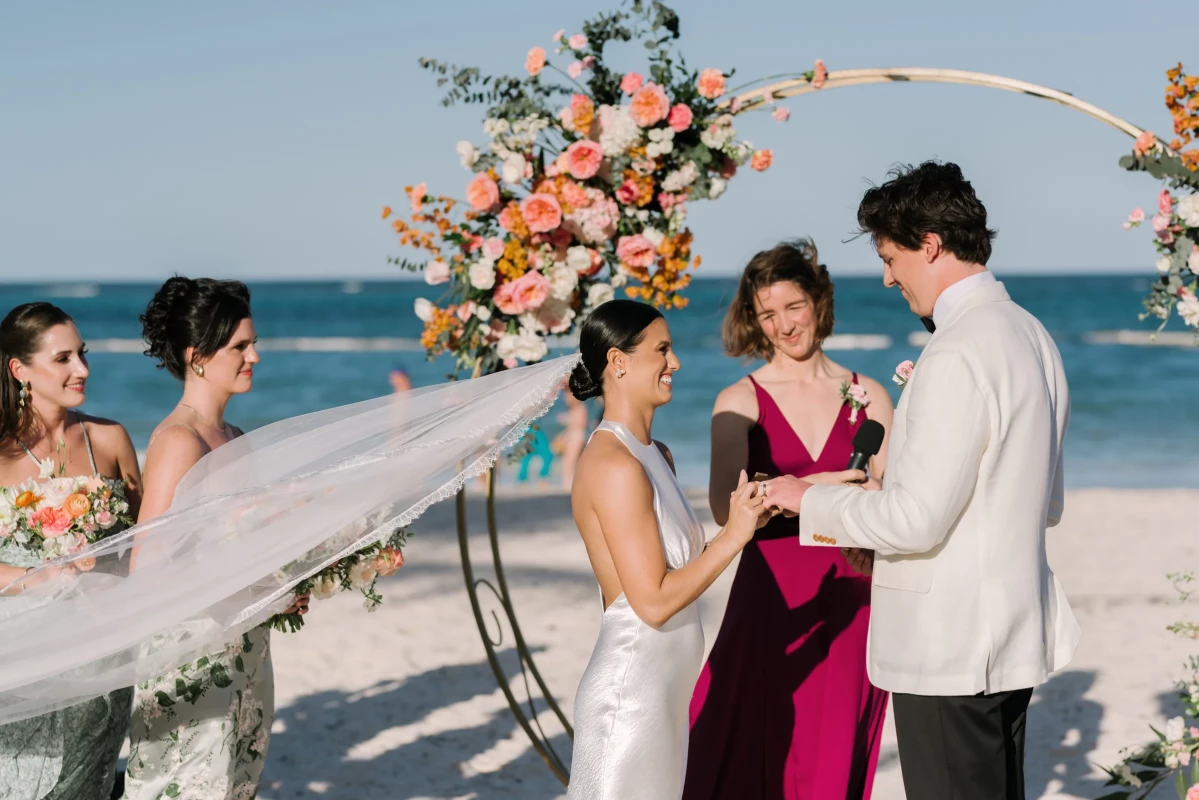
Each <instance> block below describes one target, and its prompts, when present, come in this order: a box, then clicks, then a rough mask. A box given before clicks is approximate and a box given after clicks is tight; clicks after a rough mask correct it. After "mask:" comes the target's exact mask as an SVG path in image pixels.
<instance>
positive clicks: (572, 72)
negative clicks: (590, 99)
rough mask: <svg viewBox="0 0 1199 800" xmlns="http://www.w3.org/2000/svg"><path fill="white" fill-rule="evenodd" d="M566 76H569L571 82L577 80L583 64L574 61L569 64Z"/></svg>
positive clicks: (581, 72)
mask: <svg viewBox="0 0 1199 800" xmlns="http://www.w3.org/2000/svg"><path fill="white" fill-rule="evenodd" d="M566 74H567V75H569V76H570V78H571V80H577V79H578V77H579V76H580V75H582V74H583V62H582V61H576V62H574V63H573V64H571V65H570V66H569V67H567V68H566Z"/></svg>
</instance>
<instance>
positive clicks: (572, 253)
mask: <svg viewBox="0 0 1199 800" xmlns="http://www.w3.org/2000/svg"><path fill="white" fill-rule="evenodd" d="M566 266H568V267H570V268H571V269H573V270H574V271H575V272H587V271H588V270H589V269H591V252H590V251H589V250H588V249H587V248H586V247H583V246H582V245H577V244H576V245H575V246H574V247H568V248H567V249H566Z"/></svg>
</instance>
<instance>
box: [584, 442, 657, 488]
mask: <svg viewBox="0 0 1199 800" xmlns="http://www.w3.org/2000/svg"><path fill="white" fill-rule="evenodd" d="M640 481H644V482H648V478H646V476H645V469H644V468H643V467H642V466H641V462H640V461H638V460H637V459H636V457H634V456H633V454H632V453H630V452H629V448H627V447H625V445H624V443H623V442H621V441H620V440H619V439H617V438H616V436H614V435H612V434H610V433H607V432H605V431H599V432H597V433H596V435H595V436H592V437H591V441H590V442H588V443H587V446H586V447H585V448H583V454H582V455H581V456H579V463H578V466H577V467H576V468H575V479H574V486H575V490H576V493H578V492H579V491H580V490H581V491H582V492H584V493H586V494H587V495H591V496H596V495H608V493H609V492H620V491H623V490H625V489H627V488H628V487H629V485H630V484H631V483H637V482H640Z"/></svg>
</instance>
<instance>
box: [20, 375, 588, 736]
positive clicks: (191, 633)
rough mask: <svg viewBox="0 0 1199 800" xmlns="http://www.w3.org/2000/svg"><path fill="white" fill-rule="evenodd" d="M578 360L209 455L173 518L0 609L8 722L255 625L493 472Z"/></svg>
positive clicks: (388, 404)
mask: <svg viewBox="0 0 1199 800" xmlns="http://www.w3.org/2000/svg"><path fill="white" fill-rule="evenodd" d="M577 360H578V356H567V357H564V358H558V359H555V360H553V361H548V362H545V363H542V364H537V365H533V366H528V367H522V368H520V369H514V370H509V371H505V372H500V373H498V374H495V375H490V376H486V377H482V378H477V379H474V380H470V381H460V382H453V383H447V384H443V385H440V386H435V387H429V388H424V389H416V390H413V391H410V392H406V393H403V394H397V395H391V396H387V397H382V398H379V399H376V400H369V401H366V402H363V403H356V404H353V405H348V406H344V407H341V408H334V409H329V410H327V411H320V412H317V413H314V414H308V415H306V416H301V417H295V418H293V419H286V420H283V421H281V422H276V423H274V424H272V425H268V426H266V427H264V428H261V429H259V430H256V431H253V432H251V433H249V434H247V435H245V436H243V437H241V438H239V439H237V440H235V441H233V442H231V443H229V444H228V445H225V446H224V447H221V448H219V449H217V450H215V451H213V452H212V453H209V454H208V455H206V456H205V457H204V458H203V459H201V460H200V462H199V463H197V464H196V465H195V467H193V468H192V469H191V471H189V472H188V473H187V475H186V476H185V477H184V478H183V480H182V482H181V483H180V484H179V487H178V489H177V490H176V493H175V498H174V502H173V503H172V505H171V509H170V510H169V511H168V512H167V513H166V514H164V515H163V516H161V517H158V518H156V519H153V520H151V521H149V522H147V523H145V524H142V525H138V526H135V527H133V528H130V529H129V530H128V531H125V532H123V533H121V534H119V535H117V536H114V537H112V538H110V539H107V540H103V541H101V542H99V543H97V544H95V545H92V546H91V547H89V548H87V549H85V550H83V551H81V552H79V553H76V554H75V555H73V556H71V557H70V558H69V559H67V560H66V561H64V562H59V563H58V564H55V565H52V566H47V567H42V568H39V569H38V570H35V571H34V572H33V573H31V574H30V575H29V576H28V577H27V578H26V579H25V582H26V585H27V586H28V587H29V588H27V589H26V591H25V592H24V593H23V594H20V595H17V596H12V597H3V598H0V664H2V665H3V668H2V669H0V722H10V721H14V720H18V719H24V718H27V717H30V716H34V715H36V714H41V713H44V712H46V711H50V710H52V709H56V708H63V707H65V706H69V705H73V704H75V703H79V702H82V701H84V700H88V699H90V698H93V697H97V696H100V695H102V694H105V693H107V692H110V691H112V690H114V689H118V688H121V687H124V686H130V685H133V684H135V683H137V682H138V681H141V680H145V679H148V678H151V677H153V676H156V675H160V674H164V673H166V672H168V671H169V670H170V669H172V668H174V667H176V666H178V665H180V664H184V663H188V662H190V661H193V660H196V659H198V658H199V657H200V656H202V655H204V654H206V653H210V652H213V651H215V650H219V649H221V648H222V647H223V646H224V645H225V643H227V642H229V641H230V640H232V639H234V638H235V637H236V636H238V635H240V634H241V633H242V632H244V631H246V630H249V629H250V628H252V627H254V626H256V625H259V624H261V623H262V622H263V621H265V620H266V619H267V618H268V617H270V616H271V615H273V614H275V613H277V612H279V611H281V610H282V609H283V608H285V607H286V606H287V605H288V604H289V603H290V602H291V595H292V593H291V588H292V587H294V586H295V585H296V583H297V582H299V581H300V580H302V579H304V578H305V577H307V576H309V575H312V574H313V573H315V572H316V571H318V570H320V569H323V568H324V567H325V566H327V565H329V564H331V563H332V562H333V561H335V560H336V559H337V558H339V557H340V556H342V555H344V554H347V553H349V552H352V551H354V550H357V549H360V548H362V547H364V546H365V545H367V544H369V543H371V542H374V541H378V540H380V539H383V538H386V537H387V536H389V535H390V534H391V533H392V532H393V531H394V530H395V529H396V528H397V527H402V526H405V525H408V524H409V523H411V522H412V521H413V520H415V519H416V518H417V517H419V516H420V515H421V514H422V513H424V511H425V510H426V509H427V508H428V507H429V506H430V505H432V504H433V503H436V502H438V501H440V500H445V499H447V498H450V497H453V496H454V494H455V493H456V492H457V491H458V490H459V489H460V488H461V487H462V486H463V485H464V483H465V482H466V481H467V480H469V479H470V478H471V477H473V476H476V475H479V474H482V473H483V472H485V471H486V470H487V469H488V468H489V467H490V466H491V465H492V464H494V462H495V460H496V458H497V457H498V456H499V455H500V454H501V453H502V452H503V451H504V450H505V449H507V448H509V447H511V446H512V445H514V444H516V443H517V442H518V441H519V440H520V438H521V437H522V436H523V435H524V433H525V431H526V430H527V429H528V427H529V425H530V423H531V422H532V421H533V420H534V419H536V418H537V417H539V416H541V415H542V414H544V413H545V412H546V411H547V410H548V409H549V407H550V405H551V404H552V403H553V401H554V398H555V397H556V396H557V394H558V391H559V390H560V388H561V387H562V385H563V382H564V381H565V379H566V377H567V376H568V375H569V373H570V371H571V369H572V368H573V367H574V365H575V363H576V362H577ZM134 547H136V548H137V567H136V569H134V570H132V571H130V570H129V569H128V566H127V565H128V560H129V559H128V556H129V553H130V551H131V549H133V548H134ZM89 559H95V560H96V562H95V566H94V567H92V566H91V562H90V561H89ZM66 566H75V567H91V569H90V570H89V571H79V570H77V569H63V567H66ZM301 635H302V634H301Z"/></svg>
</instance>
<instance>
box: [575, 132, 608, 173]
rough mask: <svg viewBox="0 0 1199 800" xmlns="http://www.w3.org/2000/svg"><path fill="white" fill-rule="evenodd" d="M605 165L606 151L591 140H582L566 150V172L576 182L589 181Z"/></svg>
mask: <svg viewBox="0 0 1199 800" xmlns="http://www.w3.org/2000/svg"><path fill="white" fill-rule="evenodd" d="M603 163H604V149H603V148H602V147H600V146H599V144H598V143H596V142H593V141H591V140H590V139H582V140H580V141H577V142H575V143H574V144H572V145H571V146H570V147H568V148H566V171H567V172H569V173H570V175H571V177H572V178H574V179H575V180H580V181H583V180H587V179H588V178H591V177H593V176H594V175H595V174H596V173H597V172H599V170H600V166H602V165H603Z"/></svg>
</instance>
